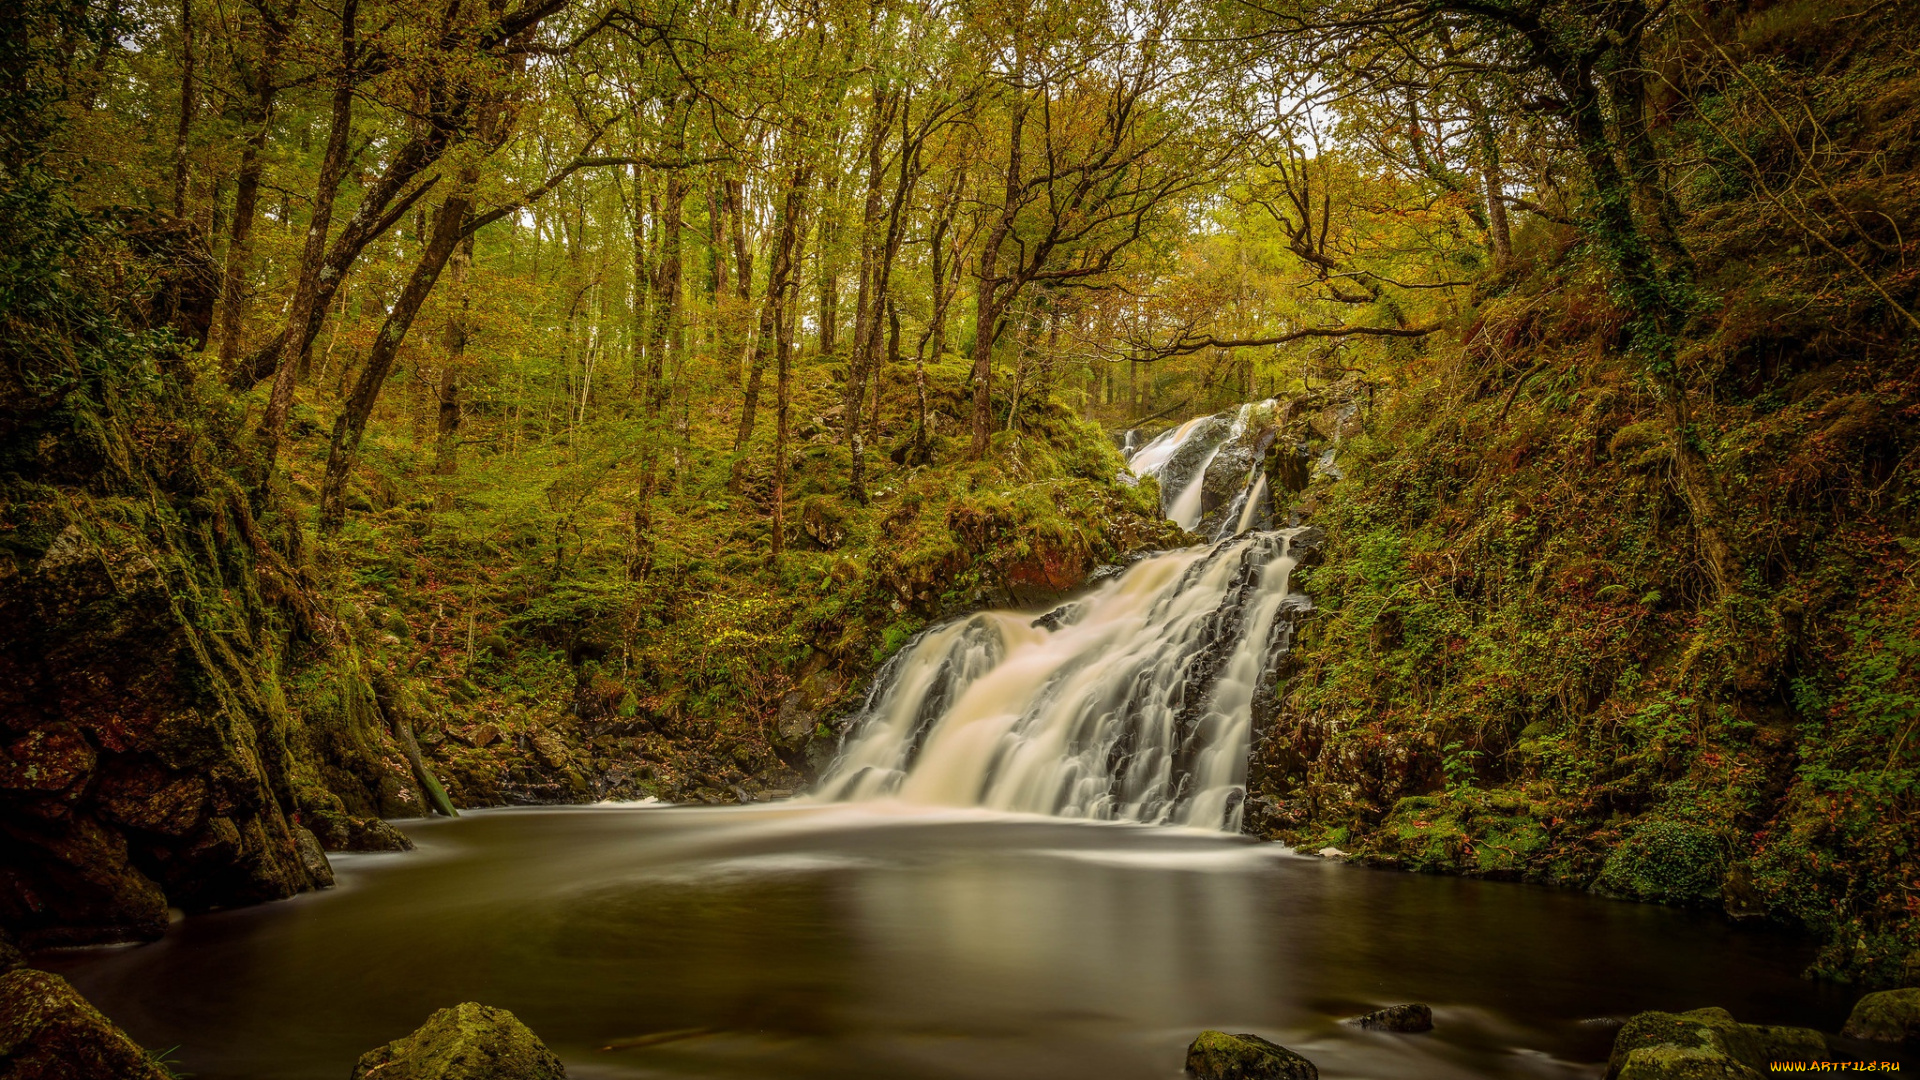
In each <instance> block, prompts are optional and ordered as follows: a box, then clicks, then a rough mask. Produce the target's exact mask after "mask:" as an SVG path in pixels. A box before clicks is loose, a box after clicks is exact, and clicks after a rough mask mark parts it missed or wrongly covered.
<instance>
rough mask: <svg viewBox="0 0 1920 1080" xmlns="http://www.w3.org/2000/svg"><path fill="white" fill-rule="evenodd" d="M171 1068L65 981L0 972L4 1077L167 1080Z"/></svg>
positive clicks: (0, 1072) (0, 1067)
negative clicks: (163, 1067) (127, 1034)
mask: <svg viewBox="0 0 1920 1080" xmlns="http://www.w3.org/2000/svg"><path fill="white" fill-rule="evenodd" d="M166 1077H167V1072H166V1070H164V1069H162V1068H161V1067H160V1066H159V1065H158V1064H156V1063H155V1062H154V1060H153V1058H151V1057H150V1056H148V1054H147V1052H146V1051H145V1050H142V1049H140V1047H139V1045H138V1044H137V1043H135V1042H134V1041H133V1040H132V1039H129V1038H127V1036H126V1033H125V1032H123V1031H121V1030H120V1029H119V1028H117V1027H114V1026H113V1022H112V1021H111V1020H108V1019H107V1018H106V1017H105V1016H103V1015H101V1013H100V1010H98V1009H96V1008H94V1007H93V1006H92V1005H89V1004H88V1003H87V1001H86V999H85V998H83V997H81V996H80V995H79V994H78V993H76V992H75V991H74V989H73V987H72V986H69V985H68V984H67V980H65V979H63V978H61V977H60V976H58V975H50V974H48V973H46V972H44V971H35V970H33V969H31V968H19V969H16V970H13V971H9V972H7V973H6V974H4V975H0V1080H166Z"/></svg>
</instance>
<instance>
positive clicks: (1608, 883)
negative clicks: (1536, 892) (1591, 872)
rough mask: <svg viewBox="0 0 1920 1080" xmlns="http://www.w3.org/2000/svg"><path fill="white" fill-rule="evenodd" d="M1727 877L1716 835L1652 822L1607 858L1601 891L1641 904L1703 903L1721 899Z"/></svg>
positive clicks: (1695, 827) (1678, 823) (1693, 827)
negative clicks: (1724, 878) (1630, 898)
mask: <svg viewBox="0 0 1920 1080" xmlns="http://www.w3.org/2000/svg"><path fill="white" fill-rule="evenodd" d="M1725 872H1726V853H1725V848H1724V846H1723V845H1722V844H1721V843H1720V841H1719V839H1718V838H1717V837H1715V836H1714V835H1713V833H1712V832H1710V831H1708V830H1706V829H1703V828H1701V827H1700V826H1698V825H1693V824H1689V823H1687V822H1682V821H1650V822H1647V823H1645V824H1643V825H1641V826H1640V827H1639V828H1637V829H1635V830H1634V831H1633V832H1632V833H1631V834H1630V835H1629V836H1628V837H1627V839H1626V840H1625V842H1623V843H1622V844H1621V845H1620V846H1619V847H1617V848H1615V849H1614V850H1613V853H1612V854H1611V855H1609V856H1607V861H1606V864H1605V865H1604V866H1602V867H1601V869H1600V881H1599V889H1600V891H1602V892H1610V893H1614V894H1616V895H1619V896H1628V897H1632V898H1634V899H1638V900H1656V901H1661V902H1664V903H1669V904H1687V903H1704V902H1707V901H1711V900H1714V899H1716V898H1718V897H1719V895H1720V884H1721V878H1722V877H1723V876H1724V875H1725Z"/></svg>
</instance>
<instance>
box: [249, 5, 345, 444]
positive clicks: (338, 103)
mask: <svg viewBox="0 0 1920 1080" xmlns="http://www.w3.org/2000/svg"><path fill="white" fill-rule="evenodd" d="M359 11H360V0H344V2H343V3H342V4H341V7H340V71H339V73H338V75H337V81H336V82H335V83H334V87H333V101H332V110H331V111H332V115H331V117H330V118H329V123H328V127H327V147H326V150H325V151H323V152H322V154H321V158H320V175H319V178H318V179H317V180H316V181H315V182H314V189H313V216H312V218H311V219H310V220H309V221H308V222H307V235H306V243H305V245H304V247H303V248H302V251H301V255H300V272H299V275H298V277H296V278H295V280H294V286H293V297H292V298H291V299H290V300H289V301H288V311H287V325H288V326H290V327H292V326H298V327H300V328H301V331H300V334H299V335H298V337H295V336H294V335H291V334H289V333H287V331H285V330H283V331H282V332H281V336H280V338H279V339H278V340H279V344H280V346H281V348H280V355H279V358H278V360H277V365H278V366H277V367H276V368H275V370H274V373H273V391H272V393H271V394H270V395H269V396H268V399H267V410H266V412H265V414H263V415H262V416H261V418H260V426H259V428H258V429H257V430H256V432H255V441H256V442H257V443H258V445H259V450H260V455H261V458H262V460H263V466H264V469H265V472H264V473H263V477H265V476H271V475H272V471H273V465H274V462H275V460H276V459H277V458H278V456H279V453H280V440H281V438H282V436H283V434H284V433H285V431H286V429H287V413H288V412H289V411H290V410H291V409H292V407H293V390H294V384H295V382H296V380H297V379H298V377H299V374H300V368H301V367H302V366H304V364H303V361H304V360H305V358H306V355H307V351H308V350H309V349H310V348H311V347H312V344H313V334H312V332H310V331H309V329H308V328H309V327H310V328H311V329H312V330H313V331H317V330H318V329H319V323H320V318H321V316H322V314H323V312H324V311H325V308H326V303H327V300H328V299H329V298H330V297H331V294H332V290H333V289H335V288H337V287H338V286H339V276H340V274H339V271H338V270H336V272H335V273H334V274H333V275H332V279H331V280H329V279H328V276H327V275H326V274H325V272H324V271H325V270H326V268H327V267H328V266H330V265H331V263H332V261H331V260H329V259H328V258H327V257H326V256H327V230H328V229H329V228H330V227H331V226H332V224H333V202H334V197H335V195H337V194H338V193H339V190H340V181H341V179H342V178H343V177H344V176H345V175H346V171H347V156H348V145H347V144H348V137H349V135H350V134H351V133H352V130H353V83H354V78H355V76H354V67H355V64H356V59H357V53H358V48H359V43H358V36H357V35H358V28H357V25H356V24H357V22H358V19H359ZM359 220H360V215H355V221H356V222H358V221H359ZM349 228H351V226H349ZM342 239H345V237H342ZM295 342H297V343H298V347H297V348H289V347H288V346H289V345H291V344H293V343H295Z"/></svg>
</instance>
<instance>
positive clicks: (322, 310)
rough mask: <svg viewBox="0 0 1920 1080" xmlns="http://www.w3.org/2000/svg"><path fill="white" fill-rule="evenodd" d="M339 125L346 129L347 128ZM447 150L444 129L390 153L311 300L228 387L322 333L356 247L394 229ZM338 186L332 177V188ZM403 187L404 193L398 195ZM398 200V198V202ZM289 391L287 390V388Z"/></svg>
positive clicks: (293, 309)
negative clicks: (424, 176)
mask: <svg viewBox="0 0 1920 1080" xmlns="http://www.w3.org/2000/svg"><path fill="white" fill-rule="evenodd" d="M341 130H342V131H343V132H344V131H345V130H346V129H344V128H342V129H341ZM343 137H344V136H343ZM328 138H329V139H331V138H332V136H331V135H329V136H328ZM445 149H446V139H445V134H444V133H441V134H438V135H430V136H428V137H423V138H419V139H414V140H410V141H408V142H407V143H406V144H405V145H403V146H402V147H401V148H400V149H399V151H397V152H396V153H395V154H394V156H393V158H392V160H390V161H388V162H387V167H386V169H385V170H384V171H382V172H381V174H380V178H379V179H378V180H376V181H374V184H373V186H372V187H370V188H368V189H367V192H366V194H365V195H364V196H362V198H361V200H360V206H359V208H358V209H357V210H355V211H354V214H353V217H352V218H350V219H349V220H348V221H347V224H346V225H345V226H343V227H342V228H341V230H340V235H339V236H337V237H335V238H334V241H333V244H332V246H330V247H329V248H327V257H326V260H325V261H324V262H323V263H322V264H321V265H320V268H319V272H318V273H317V274H315V275H314V281H315V285H314V296H313V303H312V304H310V305H306V308H305V310H304V311H302V310H301V309H300V306H299V305H298V303H297V301H298V296H297V295H296V297H295V300H296V303H295V304H294V305H293V306H290V307H289V309H288V312H287V322H286V325H285V326H283V327H281V329H280V332H279V333H277V334H275V335H274V337H273V340H272V341H269V342H268V343H266V344H265V345H264V346H262V347H261V348H259V349H256V350H255V351H254V353H253V355H252V356H251V357H249V358H248V359H247V361H246V362H245V363H243V364H240V365H238V366H236V367H234V368H233V369H232V370H231V371H229V373H228V375H227V385H228V386H229V387H232V388H233V389H235V390H239V391H245V390H248V389H250V388H252V387H253V386H254V385H255V384H257V383H258V382H259V381H260V380H262V379H264V378H266V377H268V376H270V375H272V376H275V377H277V376H278V373H279V368H280V364H281V361H282V358H284V357H291V358H292V362H298V359H299V357H301V356H303V355H305V353H306V351H307V350H308V349H309V348H311V347H312V346H313V339H314V338H315V337H316V336H318V335H319V333H320V325H321V323H322V322H324V321H325V319H326V312H327V305H328V304H329V303H331V302H332V300H333V296H334V293H336V292H338V291H339V289H340V285H341V283H342V282H343V281H345V280H346V275H347V271H348V270H349V269H351V268H352V266H353V263H354V260H356V259H358V258H359V257H360V252H361V251H362V250H363V249H364V248H365V247H366V246H367V245H368V244H369V243H371V242H373V240H374V239H376V238H377V237H379V236H380V235H381V234H383V233H385V232H386V231H387V230H388V229H390V228H392V227H393V224H394V222H396V221H398V220H399V218H400V217H401V215H403V214H404V213H405V212H406V211H407V210H408V209H409V208H410V207H412V206H413V204H414V203H415V202H416V201H417V200H418V199H419V198H420V196H422V195H424V194H425V193H426V191H427V189H428V188H429V187H431V186H432V185H433V184H434V183H435V182H436V181H434V180H428V181H426V183H424V184H420V185H414V186H412V187H409V185H413V181H414V180H415V179H417V178H418V177H419V176H420V174H421V173H423V172H425V171H426V170H427V169H428V168H430V167H431V166H432V165H433V163H434V162H436V161H438V160H439V158H440V155H441V153H442V152H443V151H444V150H445ZM338 186H339V185H338V182H337V180H336V182H335V184H334V187H335V189H337V188H338ZM402 192H405V194H404V195H402ZM396 199H398V200H399V202H398V203H397V204H396V203H395V200H396ZM323 239H324V237H323ZM288 392H289V393H291V387H289V388H288ZM289 400H291V399H289ZM276 441H277V440H276Z"/></svg>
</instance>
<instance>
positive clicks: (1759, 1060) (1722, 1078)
mask: <svg viewBox="0 0 1920 1080" xmlns="http://www.w3.org/2000/svg"><path fill="white" fill-rule="evenodd" d="M1826 1057H1827V1040H1826V1037H1825V1036H1823V1035H1821V1034H1820V1033H1819V1032H1817V1031H1814V1030H1812V1029H1811V1028H1796V1027H1768V1026H1765V1025H1761V1024H1742V1023H1738V1022H1736V1021H1735V1020H1734V1018H1733V1014H1732V1013H1729V1012H1727V1010H1725V1009H1695V1010H1693V1011H1692V1012H1684V1013H1664V1012H1643V1013H1639V1014H1637V1015H1635V1016H1634V1017H1633V1018H1632V1019H1630V1020H1628V1021H1627V1022H1626V1023H1625V1024H1623V1025H1621V1027H1620V1033H1619V1034H1618V1035H1616V1036H1614V1040H1613V1054H1612V1056H1611V1057H1610V1058H1609V1059H1608V1061H1607V1077H1606V1080H1766V1077H1767V1076H1768V1075H1769V1073H1770V1069H1769V1068H1768V1066H1769V1065H1770V1064H1771V1063H1772V1062H1776V1061H1781V1062H1785V1061H1820V1060H1824V1059H1825V1058H1826Z"/></svg>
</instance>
